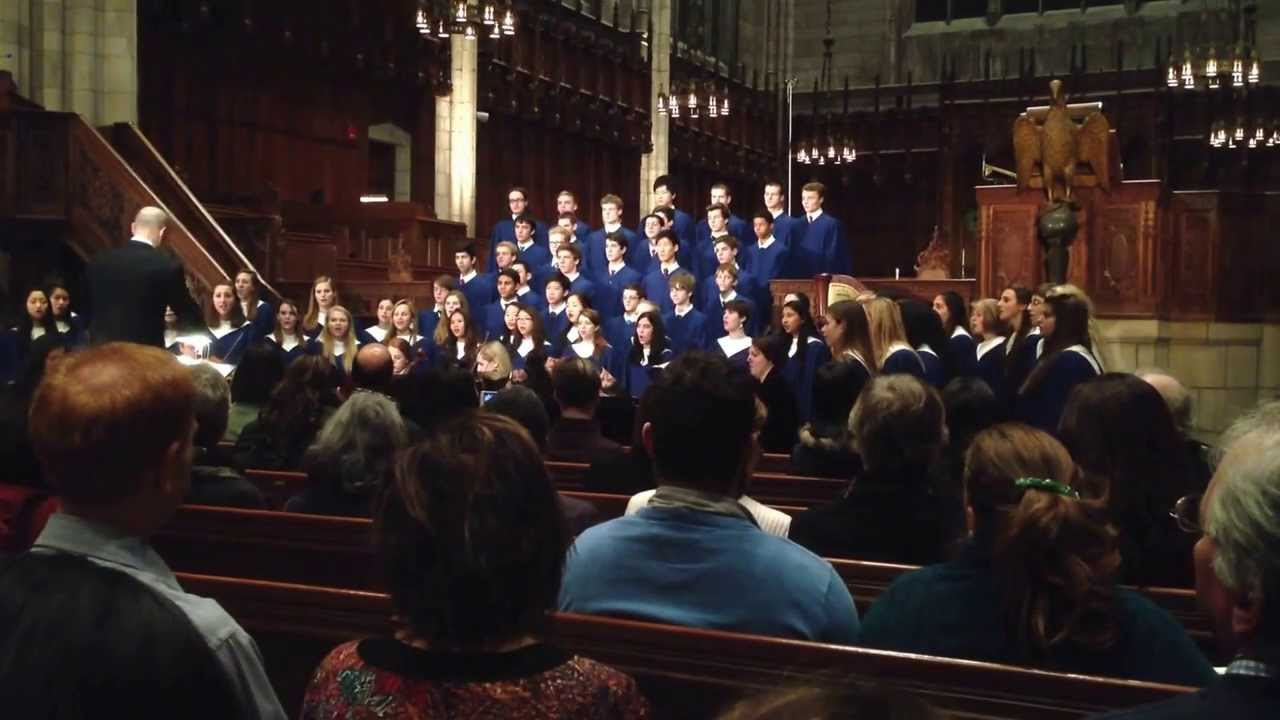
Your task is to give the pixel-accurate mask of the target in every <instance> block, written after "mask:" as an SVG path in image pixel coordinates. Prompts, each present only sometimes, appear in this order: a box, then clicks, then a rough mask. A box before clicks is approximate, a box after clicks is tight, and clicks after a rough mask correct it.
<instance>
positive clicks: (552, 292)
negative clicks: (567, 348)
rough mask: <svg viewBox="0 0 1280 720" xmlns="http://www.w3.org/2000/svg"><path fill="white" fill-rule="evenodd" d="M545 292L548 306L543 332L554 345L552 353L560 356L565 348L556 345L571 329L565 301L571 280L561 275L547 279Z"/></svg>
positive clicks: (545, 311)
mask: <svg viewBox="0 0 1280 720" xmlns="http://www.w3.org/2000/svg"><path fill="white" fill-rule="evenodd" d="M543 292H544V293H545V296H546V301H547V304H546V307H545V308H544V309H543V310H542V330H543V333H544V334H545V335H546V338H547V340H550V341H551V342H552V344H553V347H552V348H551V351H552V352H553V353H555V354H556V355H559V354H560V351H561V350H563V348H560V347H555V344H557V343H559V341H560V338H562V337H564V334H565V331H567V330H568V329H569V313H568V312H567V309H566V307H565V306H566V303H565V301H564V299H565V297H567V296H568V294H569V278H567V277H565V276H564V275H561V274H560V273H556V274H555V275H552V276H551V277H549V278H547V282H546V286H545V287H544V288H543Z"/></svg>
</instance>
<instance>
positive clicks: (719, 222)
mask: <svg viewBox="0 0 1280 720" xmlns="http://www.w3.org/2000/svg"><path fill="white" fill-rule="evenodd" d="M704 222H706V223H707V234H706V236H701V235H700V236H699V237H698V245H697V247H696V248H695V249H694V250H695V251H694V253H693V262H692V263H691V266H692V269H693V271H694V272H695V273H696V274H697V277H706V276H708V275H710V274H711V273H712V272H714V271H715V268H716V267H717V266H719V264H720V261H719V259H717V257H716V250H715V248H716V244H717V243H718V242H719V241H720V240H721V239H722V238H730V237H733V235H731V234H730V232H729V208H727V207H726V206H724V205H720V204H716V205H708V206H707V217H706V220H705V221H704ZM735 239H736V238H735ZM743 244H745V243H743ZM735 251H736V247H735Z"/></svg>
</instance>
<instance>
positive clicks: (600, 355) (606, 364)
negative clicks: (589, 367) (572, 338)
mask: <svg viewBox="0 0 1280 720" xmlns="http://www.w3.org/2000/svg"><path fill="white" fill-rule="evenodd" d="M583 350H584V348H583V346H582V343H571V344H566V345H565V346H564V349H563V350H561V351H560V357H561V358H582V359H583V360H590V361H591V363H592V364H593V365H595V367H596V370H597V371H599V370H608V371H609V374H610V375H612V376H613V377H614V378H615V379H617V378H618V376H619V375H621V374H622V373H621V372H619V370H618V365H617V353H616V352H614V349H613V347H612V346H610V345H608V344H606V345H605V346H604V347H600V348H598V347H595V346H594V345H592V346H591V347H589V348H585V350H586V351H587V352H586V354H583Z"/></svg>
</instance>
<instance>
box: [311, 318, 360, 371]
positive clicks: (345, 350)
mask: <svg viewBox="0 0 1280 720" xmlns="http://www.w3.org/2000/svg"><path fill="white" fill-rule="evenodd" d="M319 340H320V354H321V355H323V356H324V358H325V359H326V360H328V361H329V362H331V363H333V364H334V366H335V367H337V368H338V370H339V371H341V372H342V373H344V374H345V375H350V374H351V366H352V364H353V363H354V362H355V359H356V345H357V343H356V334H355V332H353V331H352V330H351V313H350V312H349V311H348V310H347V309H346V308H344V307H342V306H341V305H333V306H332V307H330V308H329V309H328V310H327V311H326V315H325V322H324V330H322V331H321V332H320V337H319Z"/></svg>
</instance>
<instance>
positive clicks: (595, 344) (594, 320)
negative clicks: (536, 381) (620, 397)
mask: <svg viewBox="0 0 1280 720" xmlns="http://www.w3.org/2000/svg"><path fill="white" fill-rule="evenodd" d="M574 329H576V330H577V332H576V333H575V335H576V337H577V338H578V339H577V340H576V341H574V342H570V343H567V344H566V345H565V347H564V350H562V351H561V353H560V357H561V358H575V357H577V358H582V359H584V360H589V361H591V363H592V364H594V365H595V367H596V369H597V370H598V371H600V372H601V380H602V382H604V380H605V373H607V374H608V375H610V376H612V377H613V378H617V377H618V376H619V375H621V374H622V373H621V371H619V370H618V365H617V353H616V352H614V349H613V347H612V346H611V345H609V343H608V342H607V341H605V339H604V334H603V333H602V332H601V323H600V313H598V312H596V311H595V310H592V309H591V308H583V309H582V311H581V312H579V313H578V323H577V327H576V328H574ZM606 384H608V383H606Z"/></svg>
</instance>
